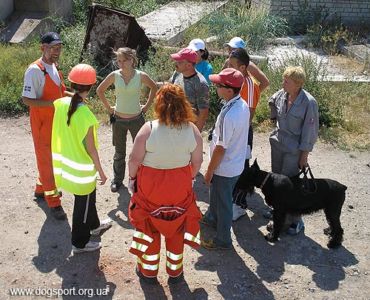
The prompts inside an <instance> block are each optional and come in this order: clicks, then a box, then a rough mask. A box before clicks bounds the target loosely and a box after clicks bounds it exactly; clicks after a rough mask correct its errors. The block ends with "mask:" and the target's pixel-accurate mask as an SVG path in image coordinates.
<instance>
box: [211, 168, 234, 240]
mask: <svg viewBox="0 0 370 300" xmlns="http://www.w3.org/2000/svg"><path fill="white" fill-rule="evenodd" d="M238 178H239V176H235V177H224V176H218V175H213V178H212V182H211V187H210V194H209V207H208V210H207V212H206V214H205V217H206V219H207V220H208V221H209V222H210V223H213V224H215V225H216V228H217V232H216V237H215V238H214V239H213V241H214V242H215V243H216V245H219V246H222V247H231V245H232V241H231V232H230V229H231V224H232V218H233V190H234V187H235V184H236V182H237V181H238Z"/></svg>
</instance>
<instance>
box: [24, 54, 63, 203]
mask: <svg viewBox="0 0 370 300" xmlns="http://www.w3.org/2000/svg"><path fill="white" fill-rule="evenodd" d="M34 64H36V65H37V66H38V67H39V68H40V70H41V71H42V72H44V75H45V85H44V88H43V93H42V96H41V99H40V100H44V101H50V102H51V101H54V100H56V99H59V98H61V97H62V96H63V93H64V91H65V86H64V83H63V77H62V74H61V73H60V72H59V77H60V80H61V84H60V86H59V85H57V84H56V83H55V82H54V81H53V80H52V79H51V78H50V76H49V74H48V73H47V72H46V70H45V67H44V66H43V65H42V63H41V61H40V60H37V61H35V62H34ZM53 117H54V107H53V106H50V107H30V123H31V130H32V137H33V143H34V147H35V154H36V162H37V169H38V172H39V175H38V180H37V182H36V188H35V194H37V195H40V194H42V193H43V194H44V196H45V200H46V202H47V204H48V206H49V207H56V206H60V204H61V201H60V196H59V193H58V190H57V189H56V186H55V180H54V173H53V164H52V154H51V132H52V127H53Z"/></svg>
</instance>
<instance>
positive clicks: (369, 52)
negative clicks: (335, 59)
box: [342, 44, 370, 69]
mask: <svg viewBox="0 0 370 300" xmlns="http://www.w3.org/2000/svg"><path fill="white" fill-rule="evenodd" d="M342 51H343V53H344V54H345V55H347V56H349V57H352V58H354V59H356V60H358V61H359V62H360V63H363V64H364V65H365V66H366V67H367V69H370V44H366V45H351V46H344V47H343V48H342Z"/></svg>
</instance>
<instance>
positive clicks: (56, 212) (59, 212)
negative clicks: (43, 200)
mask: <svg viewBox="0 0 370 300" xmlns="http://www.w3.org/2000/svg"><path fill="white" fill-rule="evenodd" d="M50 214H51V215H52V216H53V217H54V218H55V219H57V220H66V219H67V214H66V213H65V212H64V209H63V207H61V206H60V205H59V206H57V207H50Z"/></svg>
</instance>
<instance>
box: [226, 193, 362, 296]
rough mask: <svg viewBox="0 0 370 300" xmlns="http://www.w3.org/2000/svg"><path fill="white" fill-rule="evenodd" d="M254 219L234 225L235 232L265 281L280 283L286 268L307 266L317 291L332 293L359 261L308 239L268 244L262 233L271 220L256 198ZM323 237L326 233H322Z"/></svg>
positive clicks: (343, 250)
mask: <svg viewBox="0 0 370 300" xmlns="http://www.w3.org/2000/svg"><path fill="white" fill-rule="evenodd" d="M249 208H250V209H251V210H252V211H253V212H254V214H252V217H248V216H246V217H242V218H241V219H240V220H238V221H237V222H234V225H233V231H234V233H235V236H236V240H237V242H238V244H239V245H240V247H241V248H242V249H243V250H244V251H245V252H246V253H247V254H249V255H250V256H252V257H253V258H254V259H255V261H256V262H257V270H256V273H257V275H258V276H259V277H260V278H261V279H262V280H264V281H267V282H275V281H279V280H280V278H281V276H282V275H283V274H284V272H285V265H286V264H287V265H296V266H298V265H300V266H305V267H307V268H308V269H310V270H311V271H312V272H313V275H312V281H313V282H315V284H316V285H317V287H319V288H320V289H323V290H327V291H331V290H336V289H337V288H338V287H339V282H340V281H342V280H344V278H345V270H344V268H345V267H348V266H352V265H356V264H357V263H358V260H357V259H356V257H355V256H354V254H353V253H351V252H349V251H348V250H347V249H346V248H345V247H344V246H342V247H340V248H339V249H334V250H329V249H328V248H326V247H322V246H321V245H320V244H318V243H317V242H315V241H314V240H312V239H311V238H310V237H308V236H306V235H305V234H304V232H302V233H300V234H298V235H297V236H288V235H286V234H283V235H281V237H280V240H279V242H277V243H275V244H270V243H268V242H267V241H266V240H265V239H264V236H263V234H262V232H260V231H259V228H260V227H261V226H262V228H261V229H262V230H263V231H264V232H265V233H267V232H266V229H265V225H266V224H267V222H268V220H266V219H264V218H263V217H262V213H263V210H264V209H265V208H264V205H263V198H262V197H261V196H260V195H259V194H255V195H254V196H253V198H252V200H251V201H250V203H249ZM323 229H324V228H323ZM322 234H323V235H324V233H322Z"/></svg>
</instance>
